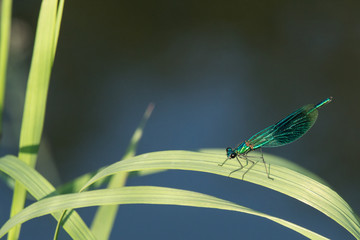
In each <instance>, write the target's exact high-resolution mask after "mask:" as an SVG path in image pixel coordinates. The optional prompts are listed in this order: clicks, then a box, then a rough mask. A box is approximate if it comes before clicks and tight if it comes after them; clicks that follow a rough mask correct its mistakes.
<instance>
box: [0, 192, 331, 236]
mask: <svg viewBox="0 0 360 240" xmlns="http://www.w3.org/2000/svg"><path fill="white" fill-rule="evenodd" d="M114 204H164V205H179V206H192V207H201V208H215V209H222V210H229V211H237V212H242V213H247V214H251V215H255V216H259V217H264V218H267V219H269V220H271V221H274V222H276V223H279V224H281V225H283V226H285V227H288V228H290V229H293V230H295V231H297V232H298V233H300V234H303V235H304V236H306V237H308V238H310V239H327V238H325V237H323V236H321V235H319V234H316V233H314V232H312V231H310V230H308V229H305V228H302V227H300V226H298V225H296V224H293V223H290V222H288V221H285V220H283V219H279V218H276V217H273V216H269V215H267V214H264V213H260V212H258V211H255V210H252V209H249V208H246V207H243V206H240V205H237V204H234V203H232V202H229V201H225V200H222V199H219V198H216V197H212V196H209V195H206V194H201V193H197V192H192V191H186V190H179V189H172V188H165V187H152V186H137V187H123V188H117V189H102V190H94V191H89V192H82V193H73V194H65V195H61V196H55V197H50V198H46V199H43V200H40V201H39V202H36V203H34V204H32V205H30V206H29V207H27V208H25V209H24V210H23V211H22V212H20V213H19V214H18V215H16V216H14V217H13V218H11V219H10V220H9V221H8V222H6V223H5V224H4V225H3V227H2V228H1V229H0V237H1V236H3V235H4V234H5V233H6V231H8V229H10V228H11V227H12V226H14V225H16V224H18V223H22V222H25V221H28V220H29V219H32V218H35V217H40V216H43V215H45V214H49V213H52V212H58V211H60V210H64V209H69V208H79V207H89V206H97V205H114ZM239 237H240V238H241V236H239Z"/></svg>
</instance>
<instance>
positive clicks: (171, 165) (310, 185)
mask: <svg viewBox="0 0 360 240" xmlns="http://www.w3.org/2000/svg"><path fill="white" fill-rule="evenodd" d="M265 158H266V160H267V161H268V162H269V163H271V174H272V176H274V178H275V180H274V181H273V180H269V179H268V178H266V176H264V175H265V174H266V173H264V171H263V170H262V166H261V165H259V164H257V165H255V166H254V167H253V168H252V170H251V171H249V172H248V173H247V175H246V178H245V179H244V180H245V181H249V182H252V183H255V184H258V185H261V186H264V187H267V188H270V189H273V190H275V191H278V192H281V193H283V194H286V195H288V196H290V197H293V198H295V199H297V200H299V201H301V202H303V203H305V204H307V205H309V206H311V207H313V208H315V209H317V210H319V211H320V212H322V213H324V214H325V215H327V216H328V217H330V218H332V219H333V220H334V221H336V222H337V223H339V224H340V225H341V226H343V227H344V228H345V229H346V230H348V231H349V232H350V233H351V234H352V235H353V236H355V237H356V238H357V239H360V223H359V221H358V219H357V216H356V214H355V213H354V211H353V210H352V209H351V207H350V206H349V205H348V204H347V203H346V202H345V201H344V200H343V199H342V198H341V197H340V196H339V195H338V194H337V193H336V192H335V191H333V190H332V189H331V188H330V187H328V186H326V185H324V184H322V183H320V182H318V181H316V180H314V179H312V178H310V177H308V176H306V175H303V174H301V173H300V171H299V172H298V171H294V170H291V169H288V168H286V167H283V166H281V165H277V164H276V163H277V162H276V161H274V158H268V157H267V155H265ZM222 160H223V151H221V154H220V152H219V154H215V153H214V152H212V153H196V152H188V151H162V152H153V153H147V154H142V155H139V156H136V157H134V158H132V159H127V160H123V161H120V162H117V163H114V164H112V165H110V166H109V167H107V168H105V169H104V170H103V171H101V172H99V173H98V174H97V175H95V176H94V177H93V179H92V180H90V181H89V182H88V183H87V184H86V185H85V186H84V187H83V189H85V188H86V187H88V186H89V185H91V184H92V183H94V182H96V181H97V180H99V179H101V178H103V177H106V176H108V175H111V174H114V173H117V172H120V171H125V172H127V171H138V170H144V169H180V170H192V171H201V172H208V173H213V174H218V175H223V176H228V175H229V172H230V171H231V170H232V169H236V168H237V167H238V166H237V164H238V163H237V162H235V161H231V162H229V164H228V166H226V167H219V166H218V163H219V162H221V161H222ZM231 177H232V178H237V179H241V178H242V172H241V171H239V172H235V173H234V174H232V175H231Z"/></svg>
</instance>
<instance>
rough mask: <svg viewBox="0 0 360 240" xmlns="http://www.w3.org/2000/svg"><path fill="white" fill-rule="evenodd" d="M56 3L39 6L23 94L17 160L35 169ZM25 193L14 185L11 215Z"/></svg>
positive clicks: (50, 0) (49, 0) (53, 41)
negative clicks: (26, 82)
mask: <svg viewBox="0 0 360 240" xmlns="http://www.w3.org/2000/svg"><path fill="white" fill-rule="evenodd" d="M57 7H58V1H57V0H44V1H43V2H42V4H41V8H40V14H39V19H38V25H37V30H36V36H35V44H34V51H33V56H32V61H31V67H30V73H29V79H28V85H27V90H26V97H25V105H24V113H23V120H22V125H21V133H20V144H19V159H21V160H22V161H24V162H25V163H26V164H28V165H29V166H32V167H34V166H35V163H36V158H37V153H38V149H39V144H40V139H41V134H42V130H43V125H44V117H45V108H46V99H47V93H48V86H49V80H50V73H51V68H52V65H53V61H54V51H55V50H54V49H55V48H56V42H57V40H56V39H55V36H58V33H57V32H56V31H59V29H56V27H57V25H56V19H59V16H58V15H57V13H58V9H57ZM60 19H61V17H60ZM25 198H26V191H25V189H24V188H23V187H22V185H21V184H19V183H17V182H15V188H14V195H13V201H12V206H11V212H10V215H11V216H13V215H15V214H16V213H17V212H19V211H20V210H21V209H22V208H23V206H24V202H25ZM19 234H20V225H19V226H17V227H16V228H15V229H14V230H12V231H10V233H9V237H8V238H9V239H17V238H18V237H19Z"/></svg>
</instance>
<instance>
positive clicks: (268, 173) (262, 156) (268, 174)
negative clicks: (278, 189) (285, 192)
mask: <svg viewBox="0 0 360 240" xmlns="http://www.w3.org/2000/svg"><path fill="white" fill-rule="evenodd" d="M260 152H261V159H262V161H263V163H264V166H265V171H266V174H267V177H268V178H269V179H271V180H274V178H272V177H270V163H269V171H268V169H267V166H266V162H265V159H264V155H263V152H262V150H261V148H260Z"/></svg>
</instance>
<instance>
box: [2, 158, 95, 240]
mask: <svg viewBox="0 0 360 240" xmlns="http://www.w3.org/2000/svg"><path fill="white" fill-rule="evenodd" d="M0 171H3V172H5V173H6V174H8V175H9V176H10V177H12V178H13V179H15V180H16V181H18V182H19V183H20V184H21V185H22V186H23V187H24V188H25V189H26V190H27V191H28V192H29V193H30V194H31V195H32V196H33V197H34V198H36V199H37V200H40V199H43V198H45V197H48V196H49V195H52V194H55V193H54V191H55V188H54V187H53V186H52V185H51V184H50V183H49V182H48V181H47V180H46V179H45V178H44V177H43V176H42V175H41V174H40V173H38V172H37V171H36V170H34V169H33V168H31V167H30V166H28V165H27V164H25V163H24V162H22V161H21V160H19V159H18V158H16V157H14V156H5V157H2V158H0ZM52 215H53V216H54V218H55V219H57V220H58V219H59V218H60V215H61V213H60V212H58V213H56V212H54V213H52ZM63 227H64V229H65V230H66V231H67V233H68V234H69V235H70V236H71V237H72V238H73V239H84V240H86V239H95V237H94V235H93V234H92V233H91V231H90V229H89V228H88V227H87V226H86V224H85V223H84V221H83V220H82V219H81V217H80V216H79V215H78V214H77V213H76V211H73V212H72V214H71V215H70V216H69V218H68V220H67V221H66V223H65V224H64V226H63Z"/></svg>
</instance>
